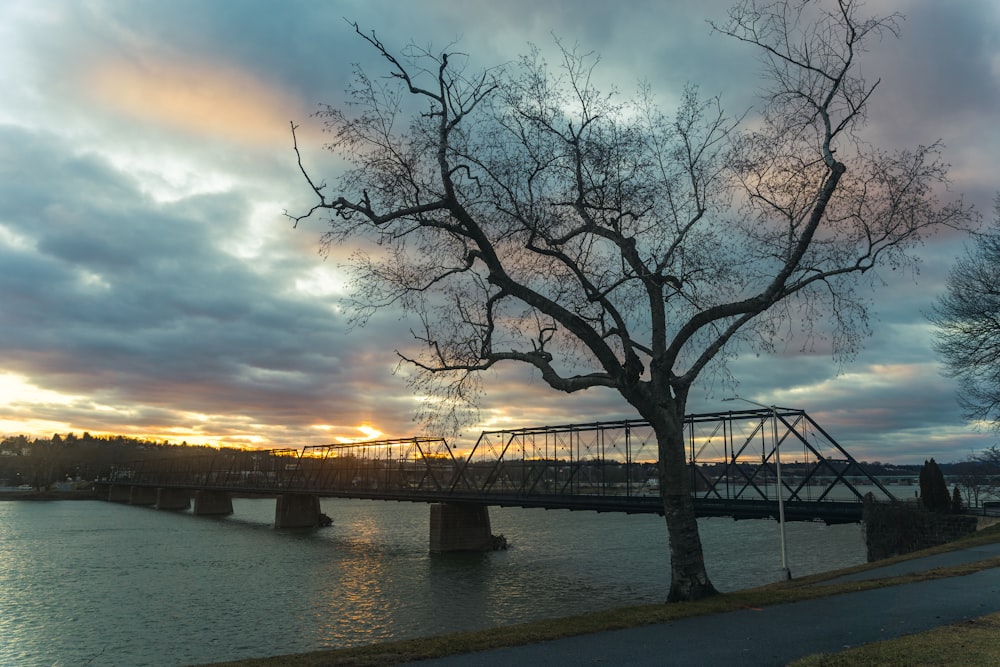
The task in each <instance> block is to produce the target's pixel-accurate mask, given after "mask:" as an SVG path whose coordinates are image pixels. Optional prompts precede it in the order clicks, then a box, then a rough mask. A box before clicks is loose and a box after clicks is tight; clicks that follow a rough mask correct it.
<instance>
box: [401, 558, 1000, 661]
mask: <svg viewBox="0 0 1000 667" xmlns="http://www.w3.org/2000/svg"><path fill="white" fill-rule="evenodd" d="M998 555H1000V545H987V546H985V547H975V548H972V549H966V550H961V551H955V552H951V553H948V554H940V555H938V556H928V557H926V558H920V559H915V560H912V561H907V562H906V563H900V564H897V565H893V566H887V567H885V568H878V569H876V570H872V571H870V572H865V573H863V574H861V575H848V576H846V577H842V578H840V579H838V581H849V580H852V577H854V578H877V577H886V576H896V575H899V574H903V573H905V572H916V571H923V570H929V569H933V568H936V567H943V566H949V565H957V564H960V563H967V562H974V561H978V560H983V559H986V558H991V557H993V556H998ZM996 611H1000V568H997V569H990V570H983V571H981V572H977V573H975V574H971V575H968V576H964V577H949V578H946V579H938V580H934V581H922V582H918V583H913V584H905V585H900V586H890V587H887V588H881V589H877V590H869V591H859V592H857V593H847V594H843V595H836V596H832V597H826V598H821V599H817V600H806V601H803V602H794V603H790V604H784V605H777V606H773V607H765V608H763V609H745V610H741V611H735V612H729V613H726V614H716V615H711V616H699V617H695V618H686V619H682V620H678V621H673V622H670V623H661V624H657V625H649V626H644V627H639V628H629V629H627V630H614V631H609V632H600V633H596V634H591V635H583V636H580V637H570V638H567V639H560V640H555V641H550V642H542V643H538V644H530V645H527V646H515V647H510V648H503V649H497V650H493V651H484V652H481V653H472V654H467V655H457V656H451V657H448V658H440V659H436V660H424V661H419V662H414V663H410V664H412V665H419V666H421V667H430V666H433V667H459V666H466V665H475V666H476V667H501V666H502V667H509V666H510V665H544V666H545V667H559V666H562V665H574V666H575V665H614V666H615V667H618V666H625V665H644V666H645V665H670V666H674V665H677V666H684V665H697V666H702V665H753V666H755V667H756V666H767V665H786V664H788V663H789V662H791V661H792V660H795V659H798V658H801V657H803V656H806V655H810V654H813V653H819V652H824V653H829V652H835V651H840V650H843V649H844V648H848V647H851V646H858V645H860V644H867V643H870V642H875V641H881V640H883V639H891V638H893V637H899V636H902V635H907V634H912V633H916V632H923V631H925V630H929V629H931V628H934V627H937V626H940V625H946V624H949V623H955V622H958V621H962V620H968V619H971V618H976V617H979V616H983V615H985V614H989V613H992V612H996Z"/></svg>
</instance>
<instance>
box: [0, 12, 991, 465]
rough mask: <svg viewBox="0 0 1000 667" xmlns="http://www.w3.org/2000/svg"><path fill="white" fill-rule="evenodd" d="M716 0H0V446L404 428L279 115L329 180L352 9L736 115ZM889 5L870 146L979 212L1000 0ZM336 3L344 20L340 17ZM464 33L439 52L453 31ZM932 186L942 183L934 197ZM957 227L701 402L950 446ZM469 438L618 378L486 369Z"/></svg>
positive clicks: (571, 406)
mask: <svg viewBox="0 0 1000 667" xmlns="http://www.w3.org/2000/svg"><path fill="white" fill-rule="evenodd" d="M728 4H729V3H728V2H722V1H713V2H689V3H663V2H654V1H653V0H649V1H647V2H638V3H626V4H625V5H621V4H619V5H608V4H607V3H605V2H597V1H596V0H594V1H590V0H587V1H584V2H580V1H575V0H543V1H541V2H539V1H537V0H530V1H529V0H516V1H514V2H509V3H496V2H486V1H485V0H472V1H470V2H465V3H457V2H452V1H446V0H430V1H428V2H421V3H398V2H389V1H387V0H386V1H378V0H375V1H370V0H366V1H362V0H356V1H348V2H338V3H315V2H304V1H303V2H286V3H274V2H236V1H234V0H232V1H226V0H223V1H220V2H202V1H201V0H176V1H173V2H169V3H163V2H153V1H143V0H140V1H136V2H126V1H124V0H120V1H119V0H115V1H111V2H97V3H77V2H70V1H69V0H66V1H58V0H53V1H51V2H45V3H28V2H21V3H18V2H14V3H7V4H6V5H4V6H2V7H0V62H3V63H4V66H3V67H2V68H0V86H2V87H3V90H4V96H3V98H2V99H0V267H2V268H0V317H2V321H3V325H2V327H0V399H2V402H0V435H3V434H16V433H28V434H36V435H49V434H51V433H53V432H61V433H64V432H66V431H76V432H82V431H90V432H92V433H123V434H130V435H136V436H146V437H153V438H158V439H169V440H172V441H181V440H187V441H189V442H212V443H215V442H218V443H230V444H244V445H250V446H259V447H285V446H292V447H298V446H302V445H306V444H322V443H326V442H332V441H335V440H337V439H356V438H369V437H377V436H379V435H380V434H384V435H385V436H405V435H410V434H413V433H414V432H415V431H416V430H417V425H416V424H414V423H413V422H412V415H413V414H414V410H415V408H416V406H417V399H418V397H414V396H412V395H411V393H410V390H409V389H408V388H407V385H406V383H405V381H404V379H403V378H402V377H401V376H400V374H397V373H395V371H396V366H397V360H396V355H395V352H394V351H395V350H397V349H405V348H406V347H407V346H410V345H412V344H413V343H412V338H411V336H410V334H409V330H410V328H411V326H412V325H413V324H414V323H413V322H410V321H408V320H407V319H406V316H405V314H404V313H391V312H386V313H382V314H380V315H379V316H378V317H376V318H375V319H373V320H372V321H371V323H369V325H368V326H367V327H365V328H363V329H355V328H352V327H350V326H349V322H348V321H347V316H346V314H345V313H344V312H343V310H342V309H341V308H340V304H339V302H338V298H339V297H340V296H342V295H343V286H344V281H345V276H344V275H343V274H342V273H341V272H340V268H339V257H338V255H339V254H340V253H341V252H342V253H343V254H344V255H346V254H347V253H349V252H350V251H351V248H344V249H343V250H342V251H340V250H338V251H336V252H335V254H334V255H333V256H331V257H329V258H327V259H324V258H323V257H320V256H319V255H318V253H317V250H318V239H319V236H320V234H321V233H322V231H323V229H322V225H321V223H320V222H318V221H316V222H313V221H308V222H306V223H304V224H303V225H300V226H299V228H298V229H293V228H292V225H291V222H290V221H289V219H288V218H286V217H285V216H284V215H283V211H285V210H290V211H302V210H304V209H305V208H307V207H308V206H309V204H310V198H309V194H310V193H309V191H308V188H307V187H306V185H305V183H304V182H303V181H302V178H301V175H300V174H299V173H298V170H297V166H296V164H295V159H294V157H295V156H294V153H293V152H292V150H291V136H290V130H289V122H290V121H294V122H295V123H297V124H300V125H301V129H300V131H299V132H300V134H299V141H300V144H301V145H302V147H303V151H304V156H305V158H306V159H307V160H308V161H309V164H310V168H311V169H312V170H314V171H315V173H317V174H323V176H324V177H325V178H326V179H327V180H328V181H332V180H333V179H334V178H335V177H336V174H337V170H338V168H339V163H338V161H337V159H336V157H335V156H333V155H331V154H330V153H328V152H325V151H323V150H322V145H323V142H324V141H325V136H324V135H323V134H322V132H321V129H322V127H321V124H320V122H319V121H318V120H317V119H316V118H313V117H311V116H310V113H311V111H312V110H314V109H316V108H317V105H318V104H320V103H330V104H338V103H340V102H342V101H343V91H344V89H345V86H346V84H347V82H348V80H349V78H350V76H351V73H352V68H353V66H354V64H355V63H357V64H359V65H361V66H362V67H364V68H365V69H366V70H368V71H370V72H373V73H376V74H377V73H379V72H380V71H381V69H380V68H382V67H383V63H382V62H381V61H380V59H379V58H377V57H376V55H375V54H374V53H373V52H372V50H371V49H370V48H366V44H365V43H364V42H363V41H362V40H360V39H358V38H357V36H356V35H354V34H353V28H352V27H351V26H350V25H349V23H348V22H349V21H357V22H358V24H359V25H360V26H361V28H362V29H363V30H365V31H369V30H375V31H376V32H377V33H378V35H379V37H380V38H381V39H383V40H384V41H385V43H386V44H387V45H389V46H390V47H391V48H397V49H398V48H401V47H403V46H405V45H406V44H407V43H409V42H411V41H412V42H413V43H415V44H418V45H420V46H428V47H430V48H434V49H441V48H454V49H458V50H461V51H464V52H466V53H468V54H469V58H470V62H471V65H472V66H475V67H479V66H490V65H496V64H499V63H503V62H508V61H511V60H513V59H514V58H516V57H517V55H518V54H520V53H523V52H524V51H525V50H526V49H527V48H528V45H529V43H534V44H536V45H538V46H539V47H540V48H542V49H543V50H544V51H546V52H551V51H552V50H553V49H554V45H555V40H556V39H558V40H560V41H561V42H562V43H564V44H568V45H577V46H578V47H579V48H580V49H583V50H593V51H595V52H597V53H600V54H601V56H602V62H601V67H600V68H599V70H598V71H597V76H598V77H599V79H598V80H599V81H600V82H601V84H602V85H603V86H606V87H610V86H614V87H617V88H618V89H620V90H622V91H624V92H626V93H627V92H628V91H631V90H633V89H634V88H635V86H637V85H638V84H639V83H640V82H648V83H649V85H650V86H651V88H652V89H653V90H654V91H655V92H656V94H657V95H658V97H659V98H660V100H661V101H662V102H663V103H664V104H665V105H669V104H670V103H671V101H672V100H674V99H676V98H677V96H678V95H679V93H680V91H681V90H682V88H683V86H684V84H685V83H687V82H689V81H690V82H695V83H697V84H699V85H700V86H701V89H702V91H703V92H704V93H706V94H709V95H716V94H718V95H720V96H722V98H723V102H724V104H726V106H727V107H728V108H730V109H732V110H733V111H736V112H739V111H742V110H744V109H746V108H748V107H749V106H750V105H751V104H752V103H753V97H752V95H753V86H754V85H755V81H756V79H755V69H754V60H753V57H752V54H751V53H750V52H749V51H748V50H747V49H746V48H744V47H743V46H742V45H740V44H738V43H735V42H733V41H732V40H726V39H724V38H722V37H720V36H719V35H713V34H712V32H711V29H710V26H709V25H708V23H707V22H706V20H707V19H715V20H720V19H723V18H724V17H725V14H726V10H727V7H728ZM869 8H870V9H872V10H873V11H874V10H881V11H899V12H900V13H901V14H903V15H905V17H906V18H905V21H903V22H902V28H903V35H902V39H901V40H898V41H897V40H894V39H886V40H885V41H883V42H881V43H876V44H873V45H872V52H871V53H869V54H867V55H866V60H865V63H866V64H865V72H866V74H868V76H870V77H871V78H873V79H874V78H879V79H881V83H880V85H879V88H878V92H877V95H876V97H875V99H874V100H873V104H872V107H871V114H870V125H869V127H868V128H867V130H866V132H867V134H866V138H868V139H869V140H871V141H873V142H877V143H878V144H880V145H883V146H885V147H886V148H888V149H894V148H900V147H906V146H916V145H918V144H929V143H933V142H935V141H941V143H942V145H943V146H944V148H943V150H944V156H945V158H946V160H947V161H948V162H950V163H951V164H952V165H953V170H952V176H953V187H952V189H953V191H954V192H962V193H965V196H966V197H967V198H968V199H969V200H970V201H972V202H974V203H975V204H976V205H977V206H978V207H979V209H980V210H982V211H984V212H988V211H989V209H990V204H991V201H992V199H993V197H994V194H995V192H996V191H997V190H998V189H1000V183H998V181H997V180H996V176H995V175H996V173H997V168H998V163H997V158H996V156H997V155H998V154H1000V133H998V132H997V131H996V129H995V122H996V118H997V117H998V115H1000V8H998V5H997V4H996V3H995V2H993V1H992V0H967V1H965V2H962V3H940V2H936V1H934V0H898V1H893V2H890V1H889V0H884V1H880V2H873V3H870V4H869ZM345 19H346V20H345ZM453 44H454V45H456V46H450V45H453ZM942 196H950V195H949V193H942ZM963 242H964V239H963V238H961V237H958V236H954V235H947V234H945V235H941V236H940V237H939V238H935V239H931V240H929V241H928V243H927V244H926V245H925V247H924V248H923V249H922V250H921V253H920V254H921V258H922V265H921V269H920V272H919V273H917V274H915V275H914V274H910V273H903V272H900V273H899V274H898V275H897V274H896V273H895V272H890V274H889V275H883V276H880V278H881V279H883V280H884V281H885V286H884V288H883V289H881V291H879V292H877V293H874V294H873V296H872V298H873V301H874V303H875V304H876V309H875V310H876V312H877V313H878V319H876V320H875V321H873V322H872V328H873V336H872V337H871V339H870V340H869V341H868V345H867V347H866V349H865V351H863V352H862V353H861V354H860V355H858V357H857V358H854V359H848V360H842V361H839V362H838V361H834V360H831V358H830V356H829V354H828V353H827V351H826V350H823V349H822V347H823V346H822V344H818V345H816V346H812V347H808V346H807V347H806V348H805V349H803V346H802V344H801V342H800V341H793V343H791V344H790V345H789V346H788V347H787V348H782V349H779V350H777V352H776V354H775V355H773V356H770V357H761V358H759V359H758V358H755V357H741V358H738V359H736V360H734V361H733V363H732V364H731V365H730V370H731V373H732V377H733V378H734V379H735V380H736V381H737V383H738V384H737V385H736V386H734V385H732V384H731V383H729V382H728V381H727V380H726V379H725V378H722V377H720V378H718V379H713V378H712V377H707V378H706V381H705V383H704V384H702V385H700V386H699V389H698V393H697V394H696V395H694V396H693V397H692V403H691V405H690V408H691V409H692V411H696V412H709V411H716V410H722V409H728V408H729V407H731V406H732V405H733V404H727V403H722V402H721V399H722V398H726V397H730V396H733V395H735V394H739V395H741V396H745V397H747V398H750V399H753V400H756V401H760V402H764V403H768V404H770V403H772V402H773V403H777V404H779V405H784V406H787V407H801V408H804V409H806V410H807V411H809V412H810V414H811V415H812V416H813V417H814V418H815V419H817V421H819V422H820V423H821V424H822V425H823V426H824V427H825V428H826V429H827V430H828V431H829V432H830V433H831V434H832V435H834V437H836V438H837V439H838V440H839V441H841V442H842V444H844V445H845V446H846V447H847V448H848V449H850V450H851V451H853V452H854V453H855V454H856V455H857V456H859V457H861V458H867V459H880V460H886V461H888V460H898V461H909V462H915V461H921V460H923V459H924V458H927V457H929V456H935V457H937V458H938V459H940V460H945V461H947V460H955V459H960V458H963V457H964V456H965V455H966V454H968V453H969V451H970V450H973V449H978V448H981V447H982V446H984V445H985V444H988V442H989V441H990V436H989V435H988V434H979V433H976V432H974V431H972V430H970V429H969V427H968V426H967V425H966V424H965V423H964V422H963V421H962V419H961V418H960V415H959V413H958V409H957V407H956V404H955V401H954V387H953V385H952V383H951V382H950V381H949V380H948V379H946V378H944V377H943V376H942V375H941V373H940V368H939V365H938V363H937V359H936V357H935V355H934V353H933V349H932V330H931V329H930V328H929V327H928V325H927V324H926V322H925V319H924V316H923V312H925V311H926V310H927V309H928V308H929V307H930V305H931V303H932V302H933V299H934V296H935V295H936V294H938V293H940V291H941V289H942V286H943V281H944V278H945V276H946V275H947V270H948V266H949V265H950V263H951V262H952V260H953V258H954V257H955V255H956V253H957V252H958V251H959V250H960V249H961V247H962V243H963ZM485 389H486V394H485V396H484V401H483V404H482V406H481V423H480V424H479V425H476V426H474V427H473V428H471V429H470V430H469V431H470V433H472V434H473V435H474V432H475V430H476V429H477V428H516V427H520V426H529V425H540V424H546V423H548V424H555V423H568V422H576V423H579V422H591V421H595V420H597V419H602V418H618V417H627V416H631V414H630V411H629V409H628V407H627V406H626V405H625V404H624V402H623V401H621V399H619V398H618V397H617V396H616V395H615V394H614V392H611V391H603V392H602V391H590V392H587V393H585V394H583V395H573V396H566V395H562V394H558V393H556V392H552V391H550V390H548V389H547V388H546V387H545V386H543V384H542V383H541V381H540V379H539V378H537V377H536V376H534V375H533V374H532V372H531V371H530V370H528V369H524V368H501V369H498V371H497V372H495V373H493V374H491V375H489V376H488V377H486V378H485Z"/></svg>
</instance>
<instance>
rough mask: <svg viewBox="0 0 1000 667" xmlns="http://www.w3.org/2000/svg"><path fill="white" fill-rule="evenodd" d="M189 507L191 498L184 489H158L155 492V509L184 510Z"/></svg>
mask: <svg viewBox="0 0 1000 667" xmlns="http://www.w3.org/2000/svg"><path fill="white" fill-rule="evenodd" d="M189 507H191V496H190V495H188V492H187V491H186V490H185V489H167V488H159V489H157V490H156V509H158V510H186V509H188V508H189Z"/></svg>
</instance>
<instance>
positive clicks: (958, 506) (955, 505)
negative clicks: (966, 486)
mask: <svg viewBox="0 0 1000 667" xmlns="http://www.w3.org/2000/svg"><path fill="white" fill-rule="evenodd" d="M951 512H952V514H961V513H962V492H961V491H960V490H959V488H958V485H957V484H956V485H955V488H954V489H953V490H952V492H951Z"/></svg>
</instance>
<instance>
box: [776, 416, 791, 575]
mask: <svg viewBox="0 0 1000 667" xmlns="http://www.w3.org/2000/svg"><path fill="white" fill-rule="evenodd" d="M771 437H772V439H773V441H774V462H775V466H776V467H777V473H778V532H779V533H781V575H782V578H783V579H784V580H785V581H788V580H789V579H791V578H792V572H791V570H789V569H788V553H787V551H786V550H785V493H784V489H783V488H782V486H781V444H780V443H779V442H778V411H777V410H776V409H775V407H774V406H773V405H772V406H771Z"/></svg>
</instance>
